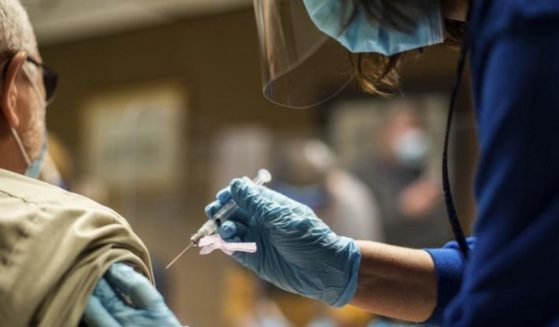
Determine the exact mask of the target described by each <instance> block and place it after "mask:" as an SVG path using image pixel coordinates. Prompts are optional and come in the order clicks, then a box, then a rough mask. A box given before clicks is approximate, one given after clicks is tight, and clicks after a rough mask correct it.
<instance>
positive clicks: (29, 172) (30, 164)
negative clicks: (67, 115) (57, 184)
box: [12, 66, 48, 179]
mask: <svg viewBox="0 0 559 327" xmlns="http://www.w3.org/2000/svg"><path fill="white" fill-rule="evenodd" d="M23 72H24V74H25V75H26V77H27V79H28V80H29V82H30V83H31V87H32V88H33V90H34V92H35V94H36V95H37V96H38V97H39V99H41V101H42V102H43V107H44V108H46V103H45V101H44V100H43V97H42V96H41V93H40V92H39V90H38V88H37V85H36V84H35V82H34V80H33V79H32V78H31V75H30V74H29V72H28V71H27V70H26V69H25V66H24V68H23ZM12 135H13V136H14V138H15V140H16V143H17V145H18V147H19V150H20V151H21V154H22V155H23V159H24V160H25V163H26V164H27V168H26V169H25V176H28V177H31V178H35V179H38V178H39V175H40V174H41V168H42V166H43V162H44V160H45V156H46V154H47V152H48V141H47V139H48V137H47V132H46V128H45V135H44V137H43V144H42V145H41V151H40V152H39V155H38V156H37V158H36V159H34V160H31V157H30V156H29V154H28V153H27V151H26V150H25V147H24V146H23V142H22V141H21V137H20V136H19V134H18V132H17V131H16V130H15V129H14V128H12Z"/></svg>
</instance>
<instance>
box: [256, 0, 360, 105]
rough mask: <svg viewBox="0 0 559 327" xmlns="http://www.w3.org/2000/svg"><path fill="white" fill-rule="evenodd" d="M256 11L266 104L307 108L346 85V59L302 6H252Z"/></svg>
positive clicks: (271, 1)
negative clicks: (268, 101) (267, 102)
mask: <svg viewBox="0 0 559 327" xmlns="http://www.w3.org/2000/svg"><path fill="white" fill-rule="evenodd" d="M344 1H345V0H344ZM254 8H255V13H256V24H257V28H258V36H259V38H260V51H261V58H262V80H263V93H264V96H265V97H266V98H267V99H269V100H270V101H272V102H274V103H276V104H279V105H282V106H286V107H289V108H307V107H312V106H316V105H319V104H321V103H323V102H325V101H327V100H329V99H330V98H332V97H333V96H334V95H336V94H337V93H338V92H340V91H341V90H342V89H343V88H344V87H345V86H346V85H347V84H349V83H350V81H351V79H352V67H351V61H350V54H349V53H348V52H347V50H345V49H344V48H343V47H341V46H340V45H339V44H338V43H337V42H336V41H335V40H334V39H332V38H330V37H329V36H327V35H326V34H324V33H322V32H321V31H320V30H318V28H316V26H315V25H314V24H313V22H312V21H311V19H310V17H309V15H308V14H307V11H306V9H305V5H304V3H303V0H254Z"/></svg>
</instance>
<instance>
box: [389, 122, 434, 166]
mask: <svg viewBox="0 0 559 327" xmlns="http://www.w3.org/2000/svg"><path fill="white" fill-rule="evenodd" d="M429 148H430V142H429V138H428V137H427V135H426V134H425V132H423V131H421V130H418V129H410V130H408V131H406V132H405V133H404V134H402V135H401V136H400V137H398V138H397V139H396V141H395V142H394V144H393V151H394V154H395V155H396V158H398V160H399V161H400V163H401V164H402V165H404V166H406V167H409V168H417V167H419V166H421V165H422V164H424V163H425V160H426V158H427V155H428V154H429Z"/></svg>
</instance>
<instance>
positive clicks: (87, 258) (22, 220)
mask: <svg viewBox="0 0 559 327" xmlns="http://www.w3.org/2000/svg"><path fill="white" fill-rule="evenodd" d="M116 261H127V262H129V263H130V264H132V265H134V266H135V267H136V268H137V269H139V270H140V271H142V272H143V273H144V274H145V275H146V276H148V277H149V278H150V279H152V280H153V276H152V272H151V263H150V259H149V255H148V252H147V249H146V248H145V246H144V244H143V243H142V241H141V240H140V239H139V238H138V236H136V235H135V234H134V232H133V231H132V229H131V228H130V226H129V225H128V223H127V222H126V220H125V219H124V218H123V217H121V216H120V215H118V214H117V213H116V212H114V211H113V210H111V209H109V208H106V207H104V206H102V205H100V204H98V203H96V202H94V201H92V200H90V199H87V198H85V197H82V196H79V195H77V194H73V193H70V192H66V191H64V190H62V189H60V188H58V187H55V186H52V185H49V184H46V183H42V182H39V181H37V180H34V179H30V178H27V177H25V176H22V175H19V174H15V173H12V172H9V171H6V170H2V169H0V326H14V327H17V326H28V325H38V326H75V325H77V324H78V323H79V321H80V319H81V316H82V314H83V311H84V308H85V305H86V303H87V301H88V299H89V296H90V294H91V292H92V290H93V288H94V287H95V285H96V283H97V281H98V280H99V279H100V278H101V276H102V275H103V273H104V272H105V270H106V269H107V268H109V266H110V265H111V264H112V263H113V262H116Z"/></svg>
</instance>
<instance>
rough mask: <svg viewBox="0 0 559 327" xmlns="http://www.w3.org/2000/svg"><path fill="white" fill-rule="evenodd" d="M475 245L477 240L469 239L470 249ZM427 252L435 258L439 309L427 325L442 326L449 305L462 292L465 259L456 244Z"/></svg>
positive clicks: (452, 243)
mask: <svg viewBox="0 0 559 327" xmlns="http://www.w3.org/2000/svg"><path fill="white" fill-rule="evenodd" d="M474 244H475V238H469V239H468V245H469V246H470V249H472V248H473V245H474ZM425 250H426V251H427V252H428V253H429V254H430V255H431V257H432V258H433V262H434V263H435V273H436V274H437V307H436V308H435V310H434V311H433V314H432V315H431V317H429V319H428V320H427V321H426V322H425V324H427V325H440V324H441V323H442V321H443V316H444V311H445V309H446V307H447V305H448V304H449V303H450V301H452V299H453V298H454V296H456V294H457V293H458V291H459V290H460V284H461V283H462V273H463V271H464V264H465V259H464V257H463V256H462V253H461V252H460V250H459V248H458V245H457V243H456V242H450V243H447V244H446V245H445V246H444V247H443V248H438V249H425Z"/></svg>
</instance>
